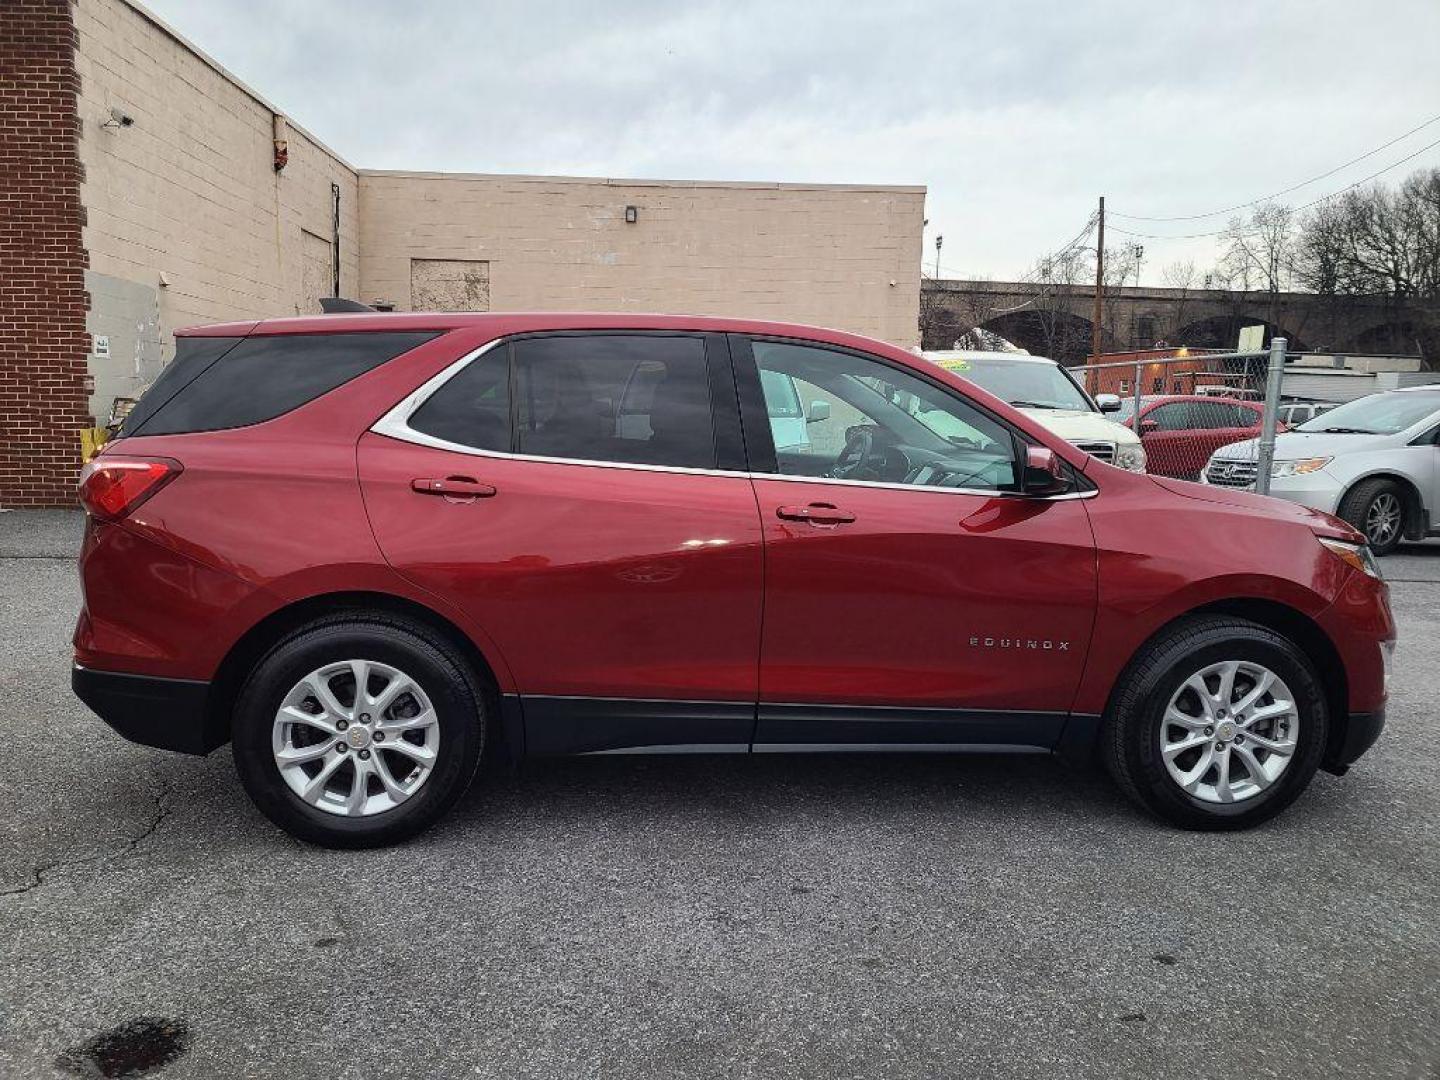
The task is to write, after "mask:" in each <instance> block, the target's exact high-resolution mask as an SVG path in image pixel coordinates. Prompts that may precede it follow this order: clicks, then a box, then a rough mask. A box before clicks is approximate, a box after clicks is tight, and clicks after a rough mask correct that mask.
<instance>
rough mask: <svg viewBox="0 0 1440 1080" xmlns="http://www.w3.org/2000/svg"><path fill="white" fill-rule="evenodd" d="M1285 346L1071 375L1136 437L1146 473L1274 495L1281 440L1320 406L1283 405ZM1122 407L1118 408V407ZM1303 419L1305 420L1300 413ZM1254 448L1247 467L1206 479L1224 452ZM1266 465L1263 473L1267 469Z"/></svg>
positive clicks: (1196, 354) (1120, 363) (1179, 354)
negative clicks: (1276, 452) (1277, 439)
mask: <svg viewBox="0 0 1440 1080" xmlns="http://www.w3.org/2000/svg"><path fill="white" fill-rule="evenodd" d="M1285 346H1286V342H1285V339H1284V338H1276V339H1275V340H1274V341H1272V342H1271V345H1270V348H1269V349H1266V350H1263V351H1258V352H1218V351H1209V350H1201V349H1188V350H1187V349H1181V350H1177V351H1176V352H1174V353H1172V354H1167V355H1154V354H1145V353H1140V354H1135V358H1134V359H1126V360H1117V361H1106V362H1103V363H1095V364H1085V365H1081V366H1078V367H1072V368H1070V373H1071V374H1072V375H1074V376H1075V378H1076V379H1078V380H1079V381H1080V384H1081V385H1082V386H1084V387H1085V389H1086V390H1087V391H1089V393H1090V395H1091V396H1092V397H1094V398H1096V399H1097V401H1099V402H1100V403H1101V406H1102V408H1105V409H1106V410H1107V415H1108V416H1109V417H1110V418H1111V419H1112V420H1115V421H1116V422H1118V423H1121V424H1123V425H1124V426H1126V427H1128V428H1129V429H1130V430H1131V431H1134V432H1136V434H1137V435H1138V436H1139V438H1140V442H1141V445H1142V446H1143V447H1144V449H1145V461H1146V472H1149V473H1152V474H1154V475H1157V476H1169V477H1174V478H1175V479H1178V480H1200V479H1201V478H1202V474H1203V478H1204V479H1205V480H1206V482H1208V483H1212V484H1217V485H1220V486H1224V487H1233V488H1246V489H1250V490H1257V489H1258V490H1260V491H1261V492H1264V491H1267V490H1268V489H1269V486H1270V484H1269V481H1270V468H1269V463H1270V462H1271V461H1272V460H1273V457H1274V444H1275V434H1276V432H1277V431H1284V430H1286V428H1287V427H1289V426H1292V424H1294V423H1301V422H1303V421H1304V420H1307V419H1309V418H1310V416H1311V415H1312V414H1313V412H1314V410H1315V409H1316V408H1320V407H1322V406H1319V405H1318V404H1312V403H1303V402H1282V401H1281V395H1280V384H1281V378H1282V375H1283V372H1284V365H1285V355H1286V352H1285ZM1117 403H1118V407H1117ZM1302 412H1303V413H1304V415H1301V413H1302ZM1242 442H1252V444H1253V446H1254V451H1255V452H1254V453H1253V454H1251V455H1249V460H1248V461H1242V462H1238V463H1236V464H1234V465H1223V466H1222V465H1220V464H1218V463H1217V465H1216V467H1215V468H1214V469H1210V470H1209V472H1207V468H1208V467H1209V464H1210V457H1211V455H1212V454H1214V453H1215V451H1216V450H1218V449H1220V448H1221V447H1222V446H1230V445H1232V444H1234V443H1242ZM1262 462H1264V467H1263V468H1262V467H1261V463H1262Z"/></svg>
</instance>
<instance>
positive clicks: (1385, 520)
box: [1365, 491, 1401, 548]
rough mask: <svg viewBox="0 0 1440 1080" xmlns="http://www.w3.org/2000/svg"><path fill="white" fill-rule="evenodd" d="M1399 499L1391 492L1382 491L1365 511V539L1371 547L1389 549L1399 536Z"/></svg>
mask: <svg viewBox="0 0 1440 1080" xmlns="http://www.w3.org/2000/svg"><path fill="white" fill-rule="evenodd" d="M1400 513H1401V511H1400V498H1399V496H1397V495H1396V494H1395V493H1394V492H1393V491H1382V492H1381V493H1380V494H1379V495H1376V496H1375V498H1374V500H1372V501H1371V503H1370V506H1369V508H1368V509H1367V510H1366V511H1365V539H1366V540H1368V541H1369V542H1370V546H1371V547H1378V548H1383V547H1389V546H1390V544H1391V542H1392V541H1393V540H1394V539H1395V538H1396V537H1398V536H1399V535H1400Z"/></svg>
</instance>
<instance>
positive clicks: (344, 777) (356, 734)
mask: <svg viewBox="0 0 1440 1080" xmlns="http://www.w3.org/2000/svg"><path fill="white" fill-rule="evenodd" d="M273 746H274V754H275V765H276V767H277V768H278V769H279V770H280V776H281V777H282V778H283V779H284V780H285V782H286V783H287V784H289V785H290V790H291V791H293V792H295V794H296V795H298V796H300V798H301V800H303V801H304V802H305V803H307V804H308V805H310V806H314V807H317V808H319V809H321V810H324V811H326V812H328V813H331V814H342V815H346V816H349V817H369V816H371V815H373V814H383V813H385V811H387V810H393V809H394V808H395V807H397V806H399V805H400V804H401V803H403V802H405V801H406V800H407V799H409V798H410V797H411V796H412V795H414V794H415V793H416V792H418V791H419V790H420V788H421V787H422V786H423V785H424V783H425V781H426V780H428V779H429V778H430V775H431V773H432V772H434V769H435V761H436V758H437V756H438V754H439V750H440V721H439V719H438V718H437V717H436V715H435V708H434V706H433V705H431V704H430V699H429V698H428V697H426V695H425V691H424V690H422V689H420V686H419V684H418V683H416V682H415V680H413V679H412V678H410V676H408V675H406V674H405V673H404V672H402V671H400V670H399V669H398V668H393V667H390V666H389V665H388V664H380V663H372V662H371V661H369V660H358V659H356V660H341V661H338V662H336V663H331V664H326V665H325V666H324V667H321V668H317V669H316V670H315V671H312V672H311V673H310V674H309V675H306V676H305V677H304V678H303V679H301V680H300V681H299V682H297V683H296V684H295V685H294V686H293V687H292V688H291V690H290V692H289V693H288V694H286V695H285V699H284V701H283V702H282V704H281V706H280V709H279V711H278V712H276V714H275V725H274V732H273Z"/></svg>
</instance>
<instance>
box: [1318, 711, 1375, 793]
mask: <svg viewBox="0 0 1440 1080" xmlns="http://www.w3.org/2000/svg"><path fill="white" fill-rule="evenodd" d="M1384 730H1385V710H1384V708H1383V707H1382V708H1379V709H1376V710H1374V711H1373V712H1366V713H1354V712H1352V713H1351V714H1350V715H1349V717H1347V718H1346V721H1345V727H1344V731H1343V733H1342V734H1341V736H1340V737H1339V738H1332V739H1331V740H1330V745H1329V746H1328V747H1326V748H1325V758H1324V760H1323V761H1322V762H1321V767H1322V768H1323V769H1324V770H1325V771H1326V772H1331V773H1334V774H1335V775H1337V776H1344V775H1345V773H1346V772H1348V771H1349V769H1350V766H1351V765H1353V764H1355V762H1356V761H1358V760H1360V755H1362V754H1363V753H1365V751H1366V750H1369V749H1370V747H1372V746H1374V745H1375V740H1376V739H1378V738H1380V732H1382V731H1384Z"/></svg>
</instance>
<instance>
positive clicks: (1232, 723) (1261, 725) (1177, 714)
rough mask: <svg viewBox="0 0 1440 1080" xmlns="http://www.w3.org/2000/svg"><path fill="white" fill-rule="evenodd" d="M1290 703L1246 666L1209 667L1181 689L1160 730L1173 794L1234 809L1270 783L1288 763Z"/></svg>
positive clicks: (1275, 679) (1270, 680)
mask: <svg viewBox="0 0 1440 1080" xmlns="http://www.w3.org/2000/svg"><path fill="white" fill-rule="evenodd" d="M1299 730H1300V714H1299V713H1298V712H1297V711H1296V708H1295V696H1294V695H1293V694H1292V693H1291V692H1290V688H1289V687H1288V686H1286V685H1285V682H1284V680H1283V679H1281V678H1280V677H1279V676H1278V675H1276V674H1275V673H1274V672H1273V671H1271V670H1270V669H1269V668H1267V667H1264V666H1263V665H1261V664H1257V663H1253V662H1250V661H1247V660H1225V661H1221V662H1220V663H1218V664H1209V665H1207V666H1205V667H1203V668H1201V669H1200V670H1199V671H1197V672H1195V673H1194V674H1193V675H1191V676H1190V677H1189V678H1188V679H1186V680H1185V681H1184V683H1182V684H1181V686H1180V689H1179V690H1177V691H1176V692H1175V694H1174V695H1173V696H1172V697H1171V699H1170V704H1169V705H1168V706H1167V707H1166V709H1165V716H1164V719H1163V720H1162V722H1161V724H1160V756H1161V757H1162V758H1163V759H1164V761H1165V768H1166V770H1167V771H1168V772H1169V774H1170V778H1171V779H1172V780H1174V781H1175V783H1176V784H1178V785H1180V789H1181V790H1182V791H1184V792H1185V793H1186V794H1188V795H1192V796H1194V797H1195V798H1197V799H1200V800H1202V801H1204V802H1214V803H1234V802H1243V801H1244V800H1246V799H1251V798H1254V797H1255V796H1256V795H1259V794H1260V793H1261V792H1262V791H1264V790H1265V789H1266V788H1268V787H1270V785H1271V784H1273V783H1275V781H1277V780H1278V779H1279V778H1280V776H1281V774H1282V773H1284V771H1285V769H1286V767H1287V766H1288V765H1289V764H1290V761H1291V759H1292V758H1293V757H1294V755H1295V746H1296V742H1297V735H1298V732H1299Z"/></svg>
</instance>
